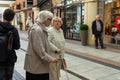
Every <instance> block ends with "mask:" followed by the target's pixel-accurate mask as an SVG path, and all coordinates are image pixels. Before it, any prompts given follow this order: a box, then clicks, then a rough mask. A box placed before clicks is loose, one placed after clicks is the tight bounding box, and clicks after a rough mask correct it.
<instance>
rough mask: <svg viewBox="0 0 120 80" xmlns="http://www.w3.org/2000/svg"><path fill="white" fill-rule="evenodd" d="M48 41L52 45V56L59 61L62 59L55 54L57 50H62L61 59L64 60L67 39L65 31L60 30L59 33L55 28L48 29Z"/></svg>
mask: <svg viewBox="0 0 120 80" xmlns="http://www.w3.org/2000/svg"><path fill="white" fill-rule="evenodd" d="M48 40H49V41H50V44H51V48H52V51H51V55H52V56H53V57H55V58H57V59H60V56H59V53H58V54H57V53H55V51H56V50H57V49H61V53H60V55H61V57H62V58H64V52H65V39H64V34H63V30H62V29H60V30H59V31H58V30H56V29H55V28H54V27H51V28H49V29H48Z"/></svg>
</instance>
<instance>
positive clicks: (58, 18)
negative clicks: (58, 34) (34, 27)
mask: <svg viewBox="0 0 120 80" xmlns="http://www.w3.org/2000/svg"><path fill="white" fill-rule="evenodd" d="M55 19H57V20H59V21H60V22H61V25H62V24H63V21H62V19H61V18H60V17H54V18H53V19H52V22H51V25H53V22H54V20H55Z"/></svg>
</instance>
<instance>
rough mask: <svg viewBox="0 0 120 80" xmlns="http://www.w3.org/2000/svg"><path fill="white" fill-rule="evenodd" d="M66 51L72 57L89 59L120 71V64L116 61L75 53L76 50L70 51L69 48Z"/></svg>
mask: <svg viewBox="0 0 120 80" xmlns="http://www.w3.org/2000/svg"><path fill="white" fill-rule="evenodd" d="M65 50H66V52H67V53H69V54H71V55H74V56H77V57H82V58H84V59H88V60H91V61H94V62H97V63H100V64H103V65H106V66H109V67H114V68H116V69H118V70H120V62H115V61H112V60H108V59H105V58H101V57H97V56H93V55H90V54H87V53H82V52H78V51H74V50H71V49H68V48H65Z"/></svg>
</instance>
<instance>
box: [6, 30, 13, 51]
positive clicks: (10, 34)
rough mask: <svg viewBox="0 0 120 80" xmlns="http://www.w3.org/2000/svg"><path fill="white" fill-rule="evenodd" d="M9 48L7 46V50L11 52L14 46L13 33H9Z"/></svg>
mask: <svg viewBox="0 0 120 80" xmlns="http://www.w3.org/2000/svg"><path fill="white" fill-rule="evenodd" d="M8 36H9V37H8V46H7V50H8V51H11V50H12V44H13V32H12V31H9V32H8Z"/></svg>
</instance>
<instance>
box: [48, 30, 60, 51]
mask: <svg viewBox="0 0 120 80" xmlns="http://www.w3.org/2000/svg"><path fill="white" fill-rule="evenodd" d="M53 39H54V36H53V33H52V31H50V30H48V41H49V43H50V47H51V49H52V51H56V50H57V49H58V48H57V47H56V46H55V45H54V44H53V43H52V40H53Z"/></svg>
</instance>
